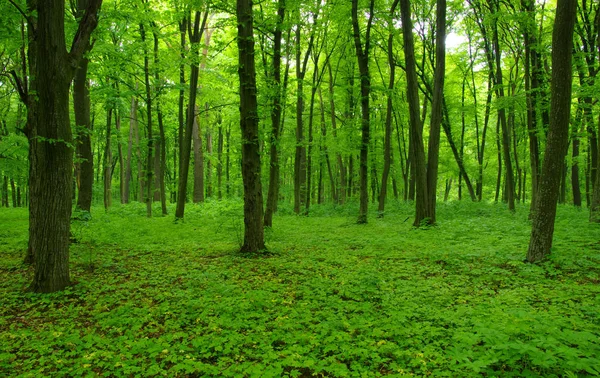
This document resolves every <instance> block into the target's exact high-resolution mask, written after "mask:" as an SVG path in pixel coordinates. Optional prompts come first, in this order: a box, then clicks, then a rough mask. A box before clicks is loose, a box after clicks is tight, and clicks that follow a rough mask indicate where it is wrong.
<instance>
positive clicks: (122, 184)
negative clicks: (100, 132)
mask: <svg viewBox="0 0 600 378" xmlns="http://www.w3.org/2000/svg"><path fill="white" fill-rule="evenodd" d="M115 116H116V119H115V129H116V130H117V154H118V159H119V199H120V201H121V203H122V204H124V203H125V161H124V158H123V145H122V143H121V113H120V111H119V110H117V113H116V114H115Z"/></svg>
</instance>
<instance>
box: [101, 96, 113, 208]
mask: <svg viewBox="0 0 600 378" xmlns="http://www.w3.org/2000/svg"><path fill="white" fill-rule="evenodd" d="M112 114H113V105H112V104H109V105H108V110H107V111H106V134H105V135H106V141H105V143H104V158H103V161H102V184H103V189H104V190H103V194H104V196H103V199H104V210H108V208H109V207H110V206H111V204H112V186H111V182H112V149H111V131H112V128H111V123H112Z"/></svg>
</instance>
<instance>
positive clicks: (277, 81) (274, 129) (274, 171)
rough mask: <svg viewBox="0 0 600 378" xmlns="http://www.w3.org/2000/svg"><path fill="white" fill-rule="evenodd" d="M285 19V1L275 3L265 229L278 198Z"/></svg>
mask: <svg viewBox="0 0 600 378" xmlns="http://www.w3.org/2000/svg"><path fill="white" fill-rule="evenodd" d="M284 19H285V0H279V1H278V2H277V22H276V24H275V31H274V33H273V39H274V45H273V85H272V86H273V88H272V90H273V109H272V110H271V146H270V162H269V168H270V169H269V191H268V193H267V206H266V210H265V219H264V226H265V227H273V213H274V212H275V209H276V208H277V199H278V197H279V131H280V130H281V112H282V107H281V37H282V31H281V28H282V24H283V21H284Z"/></svg>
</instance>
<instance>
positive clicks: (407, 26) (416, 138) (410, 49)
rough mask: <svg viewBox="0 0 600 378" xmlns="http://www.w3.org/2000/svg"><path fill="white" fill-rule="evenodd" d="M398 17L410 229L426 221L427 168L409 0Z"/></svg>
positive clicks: (404, 2)
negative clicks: (411, 189)
mask: <svg viewBox="0 0 600 378" xmlns="http://www.w3.org/2000/svg"><path fill="white" fill-rule="evenodd" d="M400 11H401V16H402V33H403V36H404V60H405V65H406V80H407V86H406V92H407V95H406V98H407V102H408V107H409V113H410V142H411V145H412V156H411V162H412V167H411V170H414V172H415V182H416V201H415V207H416V215H415V222H414V224H413V225H414V226H416V227H418V226H420V224H421V220H424V219H425V218H427V209H428V207H429V206H428V204H427V200H428V197H427V167H426V164H425V147H424V146H423V135H422V129H423V127H422V124H421V116H420V114H419V111H420V106H419V85H418V82H417V70H416V60H415V47H414V40H413V28H412V25H413V23H412V19H411V14H410V12H411V10H410V0H401V1H400Z"/></svg>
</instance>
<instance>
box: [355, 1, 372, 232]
mask: <svg viewBox="0 0 600 378" xmlns="http://www.w3.org/2000/svg"><path fill="white" fill-rule="evenodd" d="M374 6H375V1H374V0H371V1H370V3H369V13H368V17H369V19H368V21H367V30H366V32H365V45H364V48H363V46H362V42H361V37H360V26H359V24H358V0H352V30H353V32H354V47H355V49H356V58H357V60H358V70H359V72H360V107H361V114H362V117H361V131H362V137H361V144H360V165H359V166H360V168H359V176H360V179H359V180H360V206H359V210H358V219H357V223H367V211H368V206H369V192H368V186H367V177H368V165H369V161H368V157H369V156H368V155H369V144H370V140H371V126H370V125H371V113H370V112H371V109H370V108H369V100H370V95H371V75H370V73H369V50H370V45H371V25H373V16H374V12H373V8H374Z"/></svg>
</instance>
